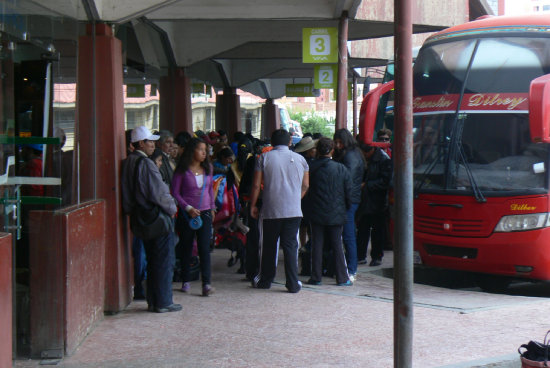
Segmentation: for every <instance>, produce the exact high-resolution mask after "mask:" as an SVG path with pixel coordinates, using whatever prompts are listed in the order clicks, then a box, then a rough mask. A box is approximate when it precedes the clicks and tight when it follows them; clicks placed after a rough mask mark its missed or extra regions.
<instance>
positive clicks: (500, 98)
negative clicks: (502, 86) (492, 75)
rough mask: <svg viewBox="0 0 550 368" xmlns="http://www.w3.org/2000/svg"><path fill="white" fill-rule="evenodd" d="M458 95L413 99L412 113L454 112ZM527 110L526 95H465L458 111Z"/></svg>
mask: <svg viewBox="0 0 550 368" xmlns="http://www.w3.org/2000/svg"><path fill="white" fill-rule="evenodd" d="M458 98H459V95H458V94H454V95H430V96H420V97H415V98H414V99H413V111H414V113H426V112H446V113H449V112H454V111H456V106H457V104H458ZM528 108H529V101H528V94H527V93H467V94H464V97H463V98H462V103H461V104H460V111H461V112H466V111H473V112H497V111H502V112H510V111H514V112H518V111H527V110H528Z"/></svg>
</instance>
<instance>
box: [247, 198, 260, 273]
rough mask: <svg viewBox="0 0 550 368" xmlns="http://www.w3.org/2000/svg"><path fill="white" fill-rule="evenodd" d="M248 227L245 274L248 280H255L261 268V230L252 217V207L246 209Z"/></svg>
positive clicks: (256, 220)
mask: <svg viewBox="0 0 550 368" xmlns="http://www.w3.org/2000/svg"><path fill="white" fill-rule="evenodd" d="M246 212H247V220H248V227H249V229H250V231H249V232H248V234H246V253H245V262H244V267H245V272H246V278H247V279H248V280H251V281H252V280H253V279H254V277H255V276H256V275H257V274H258V269H259V268H260V229H259V224H258V219H255V218H253V217H252V216H250V206H247V208H246Z"/></svg>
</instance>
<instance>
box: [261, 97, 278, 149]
mask: <svg viewBox="0 0 550 368" xmlns="http://www.w3.org/2000/svg"><path fill="white" fill-rule="evenodd" d="M262 115H263V117H264V118H263V124H262V137H261V138H262V139H264V138H271V133H273V132H274V131H275V130H277V129H279V128H280V127H281V116H280V115H279V106H277V105H275V103H274V102H273V99H272V98H268V99H267V100H265V104H264V105H263V106H262Z"/></svg>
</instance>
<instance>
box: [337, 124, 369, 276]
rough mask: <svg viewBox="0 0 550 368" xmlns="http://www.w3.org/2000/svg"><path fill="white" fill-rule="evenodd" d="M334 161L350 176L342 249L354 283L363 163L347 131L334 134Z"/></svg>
mask: <svg viewBox="0 0 550 368" xmlns="http://www.w3.org/2000/svg"><path fill="white" fill-rule="evenodd" d="M333 158H334V160H335V161H337V162H340V163H343V164H344V165H345V166H346V167H347V168H348V170H349V173H350V176H351V183H352V186H351V193H350V203H351V205H350V206H349V207H348V209H347V213H346V215H347V220H346V223H345V224H344V229H343V232H342V240H343V241H344V249H345V250H346V262H347V265H348V273H349V275H350V280H351V281H352V282H355V278H356V274H357V234H356V228H355V212H356V211H357V208H358V207H359V202H361V184H362V182H363V173H364V171H365V161H364V158H363V154H362V153H361V150H359V147H357V141H356V140H355V139H354V138H353V135H352V134H351V132H350V131H349V130H347V129H338V130H337V131H335V132H334V156H333Z"/></svg>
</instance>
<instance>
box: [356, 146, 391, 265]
mask: <svg viewBox="0 0 550 368" xmlns="http://www.w3.org/2000/svg"><path fill="white" fill-rule="evenodd" d="M361 150H362V151H363V154H364V155H365V158H366V160H367V169H366V170H365V176H364V183H365V184H364V186H363V189H362V192H361V203H360V204H359V209H358V210H357V219H358V233H357V258H358V259H359V261H361V260H365V259H366V258H367V247H368V243H369V238H370V239H371V244H372V246H371V252H370V255H371V258H372V259H371V262H370V266H379V265H381V264H382V257H383V256H384V246H385V245H386V243H387V242H388V239H387V229H386V212H387V210H388V190H389V188H390V186H391V182H392V174H393V164H392V161H391V159H390V157H389V156H388V155H387V153H386V152H384V150H382V149H381V148H379V147H373V146H368V145H365V144H363V145H362V146H361ZM371 234H372V237H371Z"/></svg>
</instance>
